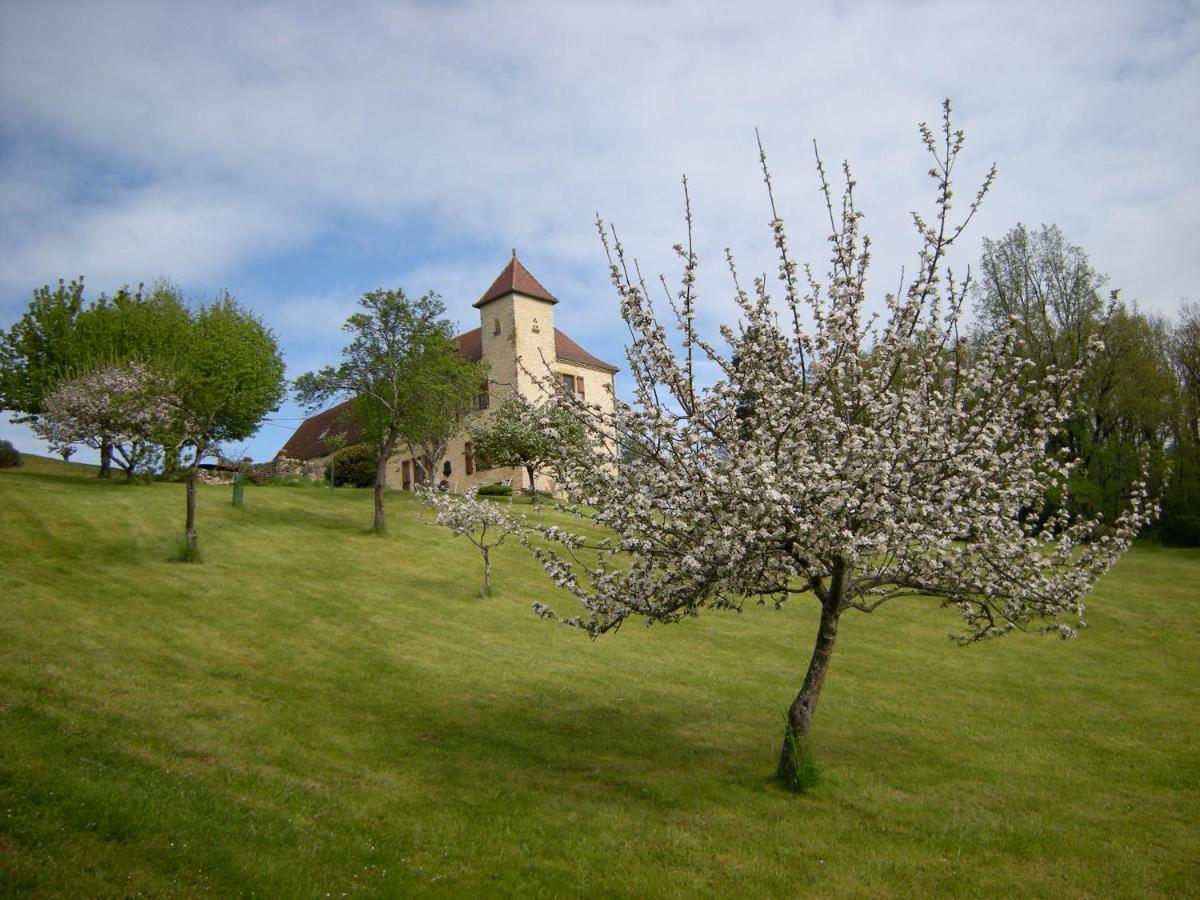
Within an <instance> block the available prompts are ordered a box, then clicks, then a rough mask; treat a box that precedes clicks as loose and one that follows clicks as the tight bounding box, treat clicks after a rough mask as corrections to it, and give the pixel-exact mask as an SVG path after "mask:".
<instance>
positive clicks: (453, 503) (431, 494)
mask: <svg viewBox="0 0 1200 900" xmlns="http://www.w3.org/2000/svg"><path fill="white" fill-rule="evenodd" d="M421 498H422V499H423V500H424V501H425V502H426V503H428V504H429V505H430V506H431V507H433V509H434V511H435V512H436V513H437V518H436V519H435V524H437V525H440V526H441V527H442V528H448V529H450V533H451V534H453V535H454V536H455V537H459V536H460V535H464V536H466V538H467V540H469V541H470V542H471V543H472V544H474V545H475V546H476V547H477V548H478V549H479V555H480V556H481V557H482V558H483V592H484V593H485V594H486V595H488V596H489V597H490V596H491V594H492V562H491V550H492V548H493V547H499V546H500V545H501V544H503V543H504V539H505V538H507V537H508V536H509V535H510V534H519V533H520V532H521V526H520V523H518V522H517V521H516V520H514V519H513V518H511V517H510V516H508V515H507V514H506V513H505V512H504V511H503V510H502V509H500V507H499V506H497V505H496V504H495V503H489V502H488V501H487V500H480V499H479V498H478V497H477V496H475V492H474V491H470V492H468V493H467V494H465V495H463V496H461V497H456V496H454V495H452V494H442V493H439V492H438V491H434V490H427V491H423V492H422V494H421Z"/></svg>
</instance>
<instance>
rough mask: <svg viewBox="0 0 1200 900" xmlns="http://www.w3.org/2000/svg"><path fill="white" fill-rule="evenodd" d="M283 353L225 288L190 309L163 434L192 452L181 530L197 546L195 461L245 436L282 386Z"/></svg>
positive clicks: (273, 406) (273, 405)
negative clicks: (172, 410)
mask: <svg viewBox="0 0 1200 900" xmlns="http://www.w3.org/2000/svg"><path fill="white" fill-rule="evenodd" d="M285 387H286V382H285V380H284V363H283V356H282V355H281V353H280V351H279V345H278V343H277V342H276V340H275V336H274V335H273V334H272V333H271V331H270V330H269V329H268V328H267V327H266V326H265V325H264V324H263V323H262V321H261V320H260V319H259V318H258V317H257V316H255V315H254V314H253V313H251V312H249V311H248V310H246V309H244V308H243V307H241V306H240V305H239V304H238V303H237V301H235V300H234V299H233V297H231V296H230V295H229V294H228V293H225V294H222V295H221V296H219V297H218V298H217V299H216V300H215V301H213V302H212V303H208V304H203V305H201V306H199V307H198V308H197V309H196V310H195V311H194V313H193V314H192V315H191V317H190V321H189V324H188V326H187V331H186V335H185V340H183V341H182V342H181V346H180V348H179V352H178V355H177V356H176V357H175V360H174V363H173V366H172V373H171V378H170V389H171V394H172V396H173V398H174V413H173V415H172V416H171V418H170V421H169V422H168V423H167V425H166V427H165V430H164V441H165V442H166V443H167V444H168V445H169V446H173V447H175V448H177V449H178V450H180V451H184V452H190V453H191V464H192V465H191V471H190V472H189V474H188V479H187V516H186V520H185V527H184V534H185V541H186V546H187V549H188V552H189V553H190V554H194V553H195V551H196V548H197V546H198V538H197V534H196V480H197V476H198V469H199V464H200V462H201V461H202V460H203V459H204V457H205V456H207V455H209V454H211V453H213V452H214V451H216V450H217V448H218V447H219V445H220V444H222V443H224V442H227V441H240V440H245V439H246V438H249V437H250V436H251V435H253V434H254V433H255V432H256V431H257V430H258V428H259V425H260V424H261V422H262V420H263V418H264V417H265V416H266V415H267V414H268V413H270V412H274V411H275V410H277V409H278V408H279V404H280V403H281V402H282V401H283V398H284V394H285Z"/></svg>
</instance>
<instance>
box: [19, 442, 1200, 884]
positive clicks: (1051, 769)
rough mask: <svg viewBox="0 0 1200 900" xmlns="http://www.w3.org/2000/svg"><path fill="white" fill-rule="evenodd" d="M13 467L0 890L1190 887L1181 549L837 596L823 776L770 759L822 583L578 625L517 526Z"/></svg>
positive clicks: (1197, 707)
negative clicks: (474, 526) (1077, 568)
mask: <svg viewBox="0 0 1200 900" xmlns="http://www.w3.org/2000/svg"><path fill="white" fill-rule="evenodd" d="M92 471H93V470H90V469H88V468H87V467H84V466H75V465H71V466H68V465H65V464H61V463H56V462H51V461H48V460H38V459H30V460H29V464H28V465H26V466H25V467H23V468H21V469H16V470H13V469H6V470H0V895H7V894H23V895H41V896H45V895H57V896H71V897H83V896H89V897H94V896H135V895H151V896H199V895H205V894H213V895H228V894H239V893H245V894H257V895H260V896H318V895H320V896H324V895H326V894H331V895H333V896H341V895H348V896H355V895H364V896H369V895H392V896H395V895H409V894H419V895H423V894H445V895H452V896H462V895H497V894H500V895H505V894H515V893H523V894H533V895H557V894H589V895H590V894H600V895H626V896H639V897H647V896H662V895H697V894H700V895H713V896H731V895H736V896H767V895H773V896H797V895H811V896H821V897H832V896H864V897H866V896H871V897H874V896H881V895H894V894H904V895H914V896H926V895H967V896H994V897H1002V896H1013V895H1019V896H1024V895H1036V896H1050V895H1054V896H1057V897H1063V896H1093V897H1109V896H1135V895H1137V896H1147V895H1149V896H1155V895H1158V896H1178V895H1182V894H1187V893H1190V892H1193V891H1195V890H1196V885H1197V884H1198V883H1200V863H1198V861H1200V787H1198V784H1200V753H1198V750H1197V738H1196V735H1197V734H1200V640H1198V638H1197V635H1198V633H1200V553H1197V552H1195V551H1180V550H1163V549H1161V548H1158V547H1154V546H1143V547H1139V548H1137V549H1136V550H1135V551H1134V552H1132V553H1130V554H1129V555H1128V556H1127V557H1126V558H1125V559H1124V560H1122V562H1121V563H1120V564H1119V565H1118V566H1117V567H1116V568H1115V569H1114V571H1113V572H1112V573H1111V574H1110V575H1109V576H1108V577H1107V578H1105V579H1104V581H1102V583H1101V584H1100V586H1099V587H1098V589H1097V591H1096V593H1095V596H1094V597H1093V598H1092V603H1091V612H1090V614H1089V616H1088V620H1089V622H1090V625H1091V627H1090V628H1088V629H1087V630H1086V631H1085V632H1083V634H1082V636H1081V638H1080V640H1078V641H1074V642H1069V643H1067V642H1061V641H1059V640H1057V639H1053V638H1049V637H1040V636H1023V635H1018V636H1013V637H1008V638H1004V639H1002V640H998V641H993V642H988V643H985V644H983V645H980V646H976V647H970V648H959V647H956V646H954V645H953V644H951V643H950V642H949V641H947V640H946V634H947V633H949V632H950V631H951V630H952V629H953V628H954V627H955V621H954V618H953V616H952V615H951V614H950V613H949V612H947V611H945V610H939V609H937V608H936V607H935V606H933V605H932V604H928V603H916V602H912V603H910V604H909V605H896V606H893V607H890V608H889V607H885V608H884V609H882V610H880V611H879V612H877V613H875V614H874V615H872V616H862V615H853V616H848V617H847V618H846V619H845V620H844V621H843V624H842V629H841V632H842V634H841V643H840V646H839V649H838V652H837V654H836V658H835V660H834V663H833V668H832V670H831V672H830V676H829V681H828V683H827V686H826V690H825V696H824V698H823V699H822V703H821V708H820V710H819V712H818V714H817V726H816V729H817V730H816V734H815V739H814V740H815V744H814V747H815V752H816V755H817V760H818V763H819V765H820V770H821V771H820V778H819V779H818V780H817V782H816V784H815V786H813V787H812V788H811V789H810V790H809V791H808V792H807V793H804V794H801V795H796V794H792V793H789V792H787V791H784V790H782V789H781V788H780V787H779V786H777V785H775V784H773V783H772V782H771V781H770V775H771V773H772V772H773V770H774V764H775V761H776V754H777V753H778V750H779V742H780V740H781V739H782V730H783V729H782V717H783V711H784V709H785V708H786V707H787V705H788V703H790V701H791V699H792V696H793V694H794V692H795V690H796V688H797V687H798V685H799V681H800V679H801V677H802V675H803V670H804V667H805V665H806V663H807V657H808V653H809V650H810V646H811V639H812V634H813V628H814V625H815V616H814V610H812V609H811V608H809V607H807V606H806V605H805V604H803V603H796V604H793V605H792V606H790V607H789V608H787V609H785V610H784V611H782V612H775V611H773V610H769V609H763V608H758V607H755V608H752V609H748V610H747V611H746V612H744V613H742V614H741V615H734V614H712V615H709V616H706V617H703V618H701V619H699V620H696V621H691V622H687V623H685V624H683V625H679V626H670V627H657V626H656V627H654V628H649V629H640V628H636V627H627V628H626V629H623V630H622V632H621V633H620V634H618V635H615V636H608V637H605V638H602V639H600V640H598V641H595V642H593V641H590V640H589V639H588V638H587V637H586V636H585V635H583V634H582V633H580V632H577V631H574V630H571V629H566V628H561V627H558V626H555V625H552V624H548V623H546V622H542V621H540V620H538V619H537V618H535V617H534V616H533V615H532V614H531V613H530V611H529V603H530V601H532V600H535V599H538V600H543V601H548V602H550V604H551V605H552V606H554V607H555V608H558V609H559V610H560V612H561V611H565V610H567V609H569V608H570V607H569V601H568V600H566V599H565V598H563V597H562V596H556V595H554V594H553V592H551V591H550V590H548V588H547V586H546V582H545V580H544V577H543V576H542V575H541V573H540V571H539V570H538V569H536V568H535V567H534V565H533V564H532V563H531V562H530V561H529V560H528V559H527V558H526V557H525V556H524V555H523V553H524V551H523V550H522V549H521V548H520V547H519V546H509V545H507V544H506V545H505V546H504V547H502V548H501V549H500V550H499V551H498V552H497V553H496V555H495V560H494V571H493V577H494V582H495V589H496V596H495V597H494V598H492V599H484V598H482V597H481V596H480V580H481V579H480V562H479V558H478V556H477V555H475V553H474V548H472V547H471V546H470V545H469V544H467V543H466V542H465V541H464V540H461V539H460V540H458V541H455V540H453V539H451V538H450V537H449V536H448V535H446V534H444V533H443V532H441V531H440V530H437V529H434V528H431V527H429V526H428V525H426V524H424V521H425V520H426V519H427V518H428V517H427V515H426V514H425V513H424V511H423V510H422V509H420V508H419V507H418V506H417V504H416V503H415V502H414V500H413V498H412V497H411V496H409V495H406V494H400V493H394V494H391V495H389V497H388V504H389V510H388V519H389V530H388V532H387V533H386V535H384V536H377V535H374V534H371V533H369V532H368V530H367V526H368V525H369V524H370V505H371V497H370V492H369V491H355V490H353V489H340V490H338V491H336V492H330V491H328V490H325V489H321V488H291V489H289V488H284V487H247V489H246V505H245V508H243V509H234V508H233V507H232V506H231V504H230V497H231V494H230V491H231V489H230V488H228V487H202V488H200V508H199V514H198V520H197V521H198V526H199V532H200V544H201V547H202V549H203V552H204V560H205V561H204V562H203V563H202V564H200V565H181V564H179V563H175V562H171V561H170V558H171V556H172V555H173V553H174V552H175V550H176V548H177V542H178V541H179V539H180V538H181V537H182V525H183V505H184V498H183V486H182V485H167V484H158V485H151V486H126V485H123V484H120V483H111V484H110V483H102V482H100V481H98V480H97V479H94V478H92V477H90V475H91V474H92Z"/></svg>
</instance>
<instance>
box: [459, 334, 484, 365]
mask: <svg viewBox="0 0 1200 900" xmlns="http://www.w3.org/2000/svg"><path fill="white" fill-rule="evenodd" d="M454 340H455V341H457V342H458V352H459V353H461V354H462V355H463V358H464V359H466V360H467V361H468V362H479V361H480V360H481V359H483V329H482V328H473V329H471V330H470V331H465V332H463V333H462V334H460V335H459V336H458V337H456V338H455V339H454Z"/></svg>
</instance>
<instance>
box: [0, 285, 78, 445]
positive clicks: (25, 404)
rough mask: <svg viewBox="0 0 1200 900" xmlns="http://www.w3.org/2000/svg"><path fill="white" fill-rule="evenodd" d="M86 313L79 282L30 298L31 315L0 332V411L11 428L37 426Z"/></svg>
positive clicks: (40, 290) (47, 289)
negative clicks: (13, 424)
mask: <svg viewBox="0 0 1200 900" xmlns="http://www.w3.org/2000/svg"><path fill="white" fill-rule="evenodd" d="M83 309H84V300H83V278H82V277H81V278H79V279H77V280H75V281H72V282H71V283H70V284H67V283H66V282H65V281H62V280H61V279H60V280H59V282H58V287H57V288H54V289H51V288H50V286H49V285H46V286H44V287H40V288H38V289H37V290H35V291H34V292H33V301H32V302H31V303H30V304H29V309H28V310H27V311H26V312H25V314H24V315H23V316H21V318H20V319H18V320H17V321H16V322H15V323H14V324H13V325H12V327H11V328H9V329H8V330H7V331H4V330H0V409H5V410H7V411H8V412H9V413H11V414H12V415H11V419H10V421H12V422H22V423H32V422H36V421H37V419H38V416H39V415H41V412H42V403H43V401H44V400H45V398H46V397H47V396H48V395H49V394H50V392H51V391H52V390H54V385H55V383H56V382H57V381H58V380H59V378H61V377H62V376H63V375H64V374H65V373H67V371H68V370H69V369H70V368H71V366H72V363H73V360H72V359H71V356H70V354H71V350H72V347H71V344H70V341H69V338H70V335H71V332H72V330H73V329H74V327H75V323H76V322H77V321H78V319H79V316H80V313H81V312H82V311H83Z"/></svg>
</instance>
